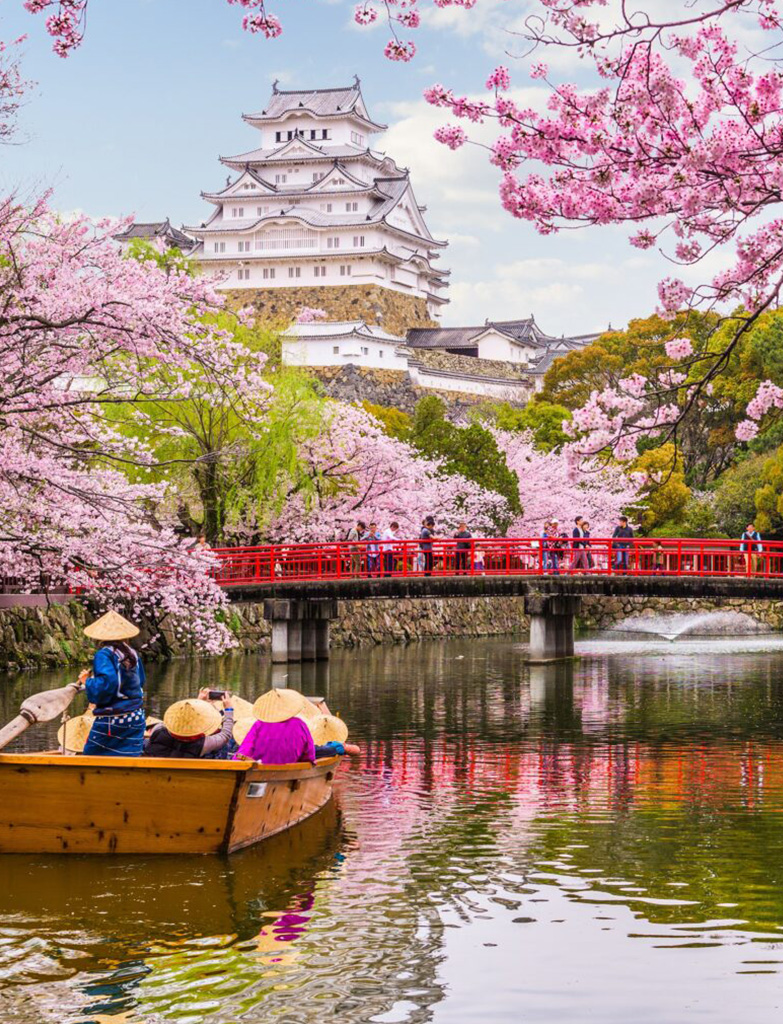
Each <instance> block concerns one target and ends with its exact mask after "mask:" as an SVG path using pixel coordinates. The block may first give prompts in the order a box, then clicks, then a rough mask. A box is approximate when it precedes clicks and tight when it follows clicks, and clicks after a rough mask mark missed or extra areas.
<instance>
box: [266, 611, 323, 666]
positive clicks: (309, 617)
mask: <svg viewBox="0 0 783 1024" xmlns="http://www.w3.org/2000/svg"><path fill="white" fill-rule="evenodd" d="M264 618H265V619H266V620H267V621H268V622H271V623H272V662H273V664H284V663H288V662H297V661H299V662H300V661H315V660H316V659H326V658H328V657H329V622H330V621H331V619H334V618H337V601H335V600H333V599H327V600H298V599H288V598H269V599H267V600H266V601H264Z"/></svg>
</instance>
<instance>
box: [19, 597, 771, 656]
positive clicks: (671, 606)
mask: <svg viewBox="0 0 783 1024" xmlns="http://www.w3.org/2000/svg"><path fill="white" fill-rule="evenodd" d="M718 608H721V609H724V610H731V611H737V612H744V613H745V614H746V615H750V616H752V617H753V618H754V619H757V620H758V621H759V622H763V623H764V624H765V625H767V626H768V627H769V628H770V629H771V630H779V631H783V601H752V600H745V599H742V598H726V599H723V600H721V601H710V600H706V599H705V600H703V599H700V598H699V599H696V598H682V599H679V598H678V599H671V600H670V599H664V598H642V597H635V598H621V597H590V598H584V599H583V603H582V615H581V617H580V620H579V622H578V625H579V626H580V627H582V628H584V629H607V628H609V627H610V626H612V625H615V624H617V623H618V622H621V621H622V620H623V619H626V618H628V617H629V616H635V615H650V616H652V615H659V614H660V615H662V614H667V613H671V612H703V611H713V610H716V609H718ZM92 617H93V615H92V613H91V612H89V611H88V610H87V609H86V608H85V607H84V606H83V605H82V604H81V603H80V602H78V601H71V602H70V603H69V604H62V605H53V606H51V607H50V608H0V669H5V670H16V669H20V668H36V667H50V668H54V667H57V666H58V665H68V664H74V663H80V664H87V663H88V661H89V659H90V657H91V656H92V652H93V650H94V648H93V645H92V643H91V642H90V641H89V640H87V638H86V637H85V636H84V635H83V633H82V629H83V628H84V626H85V624H86V623H87V622H88V621H89V620H90V618H92ZM229 625H230V626H231V628H232V630H233V631H234V633H235V634H236V636H237V639H238V641H239V644H240V646H241V648H242V649H243V650H245V651H254V650H258V649H260V648H264V647H266V646H267V644H268V643H269V624H268V623H267V622H266V621H265V620H264V617H263V609H262V606H261V605H260V604H242V603H237V604H234V605H232V606H231V612H230V619H229ZM526 629H527V619H526V617H525V614H524V602H523V599H522V598H519V597H484V598H468V597H463V598H448V599H440V598H429V599H422V600H407V599H406V600H401V601H396V602H391V601H341V602H340V616H339V618H338V619H337V620H335V622H333V623H332V643H333V645H334V646H340V647H352V646H358V645H361V644H381V643H406V642H407V641H410V640H432V639H442V638H444V637H446V638H447V637H457V636H499V635H503V634H510V633H515V632H521V631H524V630H526ZM169 650H170V653H171V654H173V655H174V656H185V655H187V654H189V653H190V652H189V651H188V650H187V649H186V648H182V647H177V646H175V645H174V643H173V640H171V643H170V647H169ZM161 654H162V649H161V647H160V646H153V647H152V649H151V650H150V651H149V652H148V657H150V658H151V659H154V658H155V657H156V656H157V657H160V656H161Z"/></svg>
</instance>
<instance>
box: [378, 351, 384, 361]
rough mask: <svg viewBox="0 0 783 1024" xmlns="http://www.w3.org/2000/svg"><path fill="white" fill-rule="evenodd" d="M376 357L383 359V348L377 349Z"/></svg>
mask: <svg viewBox="0 0 783 1024" xmlns="http://www.w3.org/2000/svg"><path fill="white" fill-rule="evenodd" d="M378 358H379V359H383V349H379V350H378Z"/></svg>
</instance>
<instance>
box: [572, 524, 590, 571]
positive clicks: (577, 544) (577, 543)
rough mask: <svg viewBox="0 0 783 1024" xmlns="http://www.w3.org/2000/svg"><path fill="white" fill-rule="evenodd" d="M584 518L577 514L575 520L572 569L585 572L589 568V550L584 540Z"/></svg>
mask: <svg viewBox="0 0 783 1024" xmlns="http://www.w3.org/2000/svg"><path fill="white" fill-rule="evenodd" d="M584 522H585V521H584V519H583V518H582V517H581V516H577V517H576V519H575V520H574V529H573V533H572V538H573V539H572V541H571V549H572V551H573V557H572V559H571V569H572V570H573V571H574V572H583V571H584V570H585V569H586V568H587V551H586V550H585V549H586V546H587V545H586V544H585V541H584V539H583V538H584V535H585V532H584Z"/></svg>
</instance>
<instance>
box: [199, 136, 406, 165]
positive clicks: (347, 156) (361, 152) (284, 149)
mask: <svg viewBox="0 0 783 1024" xmlns="http://www.w3.org/2000/svg"><path fill="white" fill-rule="evenodd" d="M297 147H299V148H300V149H301V148H302V147H304V148H306V149H307V150H309V152H308V153H307V154H306V156H305V155H304V154H302V153H301V152H299V153H295V154H292V153H291V152H290V150H292V149H295V148H297ZM305 158H306V159H307V161H308V162H309V163H316V162H320V161H321V160H367V159H369V160H370V161H372V163H374V164H375V165H376V166H381V165H383V164H388V166H389V169H390V170H391V169H395V170H399V168H397V164H396V163H395V162H394V160H392V158H391V157H389V156H386V155H385V154H383V153H379V152H378V151H377V150H374V149H370V148H369V147H367V148H366V149H357V147H356V146H348V145H342V146H332V145H329V146H318V145H316V144H315V143H314V142H311V141H310V140H309V139H291V140H290V141H289V142H285V143H283V144H282V145H280V146H277V147H276V148H275V149H250V150H248V151H247V153H238V154H237V155H236V156H221V157H219V160H220V162H221V163H222V164H225V165H226V167H233V168H234V170H237V171H239V170H242V169H243V168H244V167H245V165H246V164H270V163H271V164H275V163H293V162H295V161H296V160H302V159H305Z"/></svg>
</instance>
